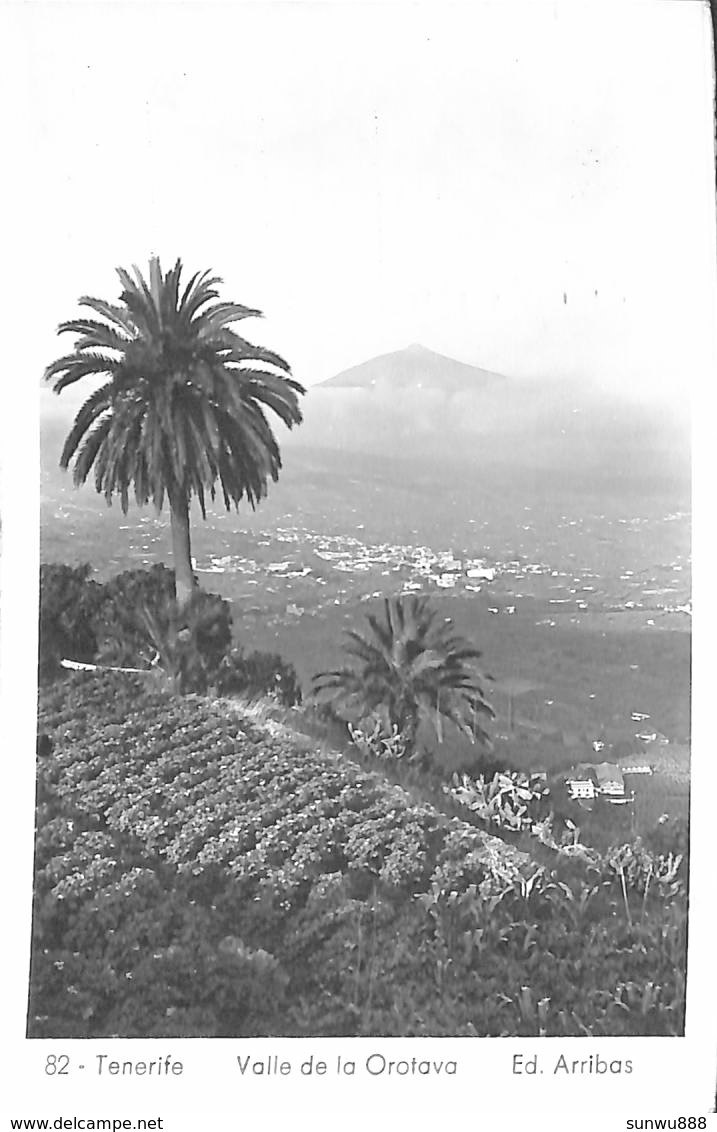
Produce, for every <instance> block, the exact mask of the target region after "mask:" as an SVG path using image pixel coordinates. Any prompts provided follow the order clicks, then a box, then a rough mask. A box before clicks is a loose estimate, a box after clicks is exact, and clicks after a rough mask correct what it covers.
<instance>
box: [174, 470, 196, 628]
mask: <svg viewBox="0 0 717 1132" xmlns="http://www.w3.org/2000/svg"><path fill="white" fill-rule="evenodd" d="M169 521H170V525H171V529H172V557H173V559H174V591H175V596H176V599H177V606H178V608H179V609H183V608H184V606H185V605H186V604H187V603H188V601H189V599H190V598H191V596H192V594H193V592H194V589H195V587H196V584H197V583H196V579H195V577H194V571H193V570H192V544H191V541H190V537H189V500H188V499H187V497H186V495H183V494H180V493H174V492H173V493H172V495H171V496H170V499H169Z"/></svg>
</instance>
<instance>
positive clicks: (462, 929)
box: [29, 674, 686, 1037]
mask: <svg viewBox="0 0 717 1132" xmlns="http://www.w3.org/2000/svg"><path fill="white" fill-rule="evenodd" d="M40 707H41V711H40V725H41V728H42V732H43V733H44V734H47V735H48V737H49V739H50V743H49V744H48V745H46V746H45V748H44V751H43V754H42V756H41V757H40V758H39V779H40V782H39V790H38V812H37V854H36V868H37V877H36V901H35V916H34V926H35V928H34V930H35V934H34V941H33V966H32V993H31V1010H30V1021H29V1032H30V1033H31V1034H32V1035H36V1036H47V1037H50V1036H60V1035H63V1036H75V1037H91V1036H111V1035H120V1036H122V1035H125V1036H136V1037H139V1036H169V1035H184V1036H189V1035H206V1036H210V1035H216V1036H229V1035H241V1036H253V1035H279V1034H283V1035H286V1036H294V1035H296V1036H301V1035H314V1036H322V1035H323V1036H331V1035H355V1034H366V1035H368V1034H374V1035H378V1034H382V1035H383V1034H385V1035H405V1036H409V1035H426V1034H435V1035H448V1034H453V1035H471V1034H481V1035H536V1036H537V1035H540V1034H549V1035H581V1034H583V1035H594V1036H600V1035H611V1034H614V1035H619V1034H625V1035H628V1034H652V1033H655V1034H679V1033H681V1032H682V1030H683V1009H684V971H685V931H686V916H685V909H686V896H685V885H684V875H683V874H684V862H683V861H682V859H679V860H678V859H677V858H676V857H672V858H670V857H669V856H663V857H660V855H658V854H655V853H654V852H652V851H651V850H649V849H648V848H647V847H646V846H644V845H642V844H641V843H638V842H635V843H633V844H631V845H628V846H621V847H616V848H615V850H614V852H613V853H612V854H610V855H607V856H601V855H600V854H598V853H596V852H594V851H593V853H592V854H591V855H589V857H588V858H587V859H586V860H580V861H577V860H574V859H572V858H571V857H570V856H567V857H565V859H563V857H562V856H561V855H556V868H555V869H552V868H551V869H547V868H545V867H542V866H538V865H536V864H535V862H534V861H532V860H531V859H530V858H529V857H528V856H527V855H526V854H525V853H522V852H519V851H518V850H517V849H515V848H513V847H510V846H508V845H506V844H505V843H504V842H502V841H501V840H499V839H498V838H495V837H490V836H488V835H487V834H485V833H483V832H482V831H480V830H478V829H475V828H473V827H472V826H470V825H468V824H466V823H464V822H462V821H459V820H458V819H451V820H449V819H448V818H447V817H446V816H445V815H444V814H442V813H441V812H440V811H438V810H437V809H435V808H434V807H432V806H430V805H427V804H424V805H417V804H416V803H415V802H414V801H413V800H412V799H411V797H410V796H409V795H408V794H407V793H406V792H405V791H404V790H402V789H400V788H399V787H395V786H389V785H388V784H387V783H386V781H385V780H384V779H383V778H382V777H380V776H379V775H377V774H371V773H366V772H365V771H362V770H361V769H360V768H359V767H358V766H357V765H355V764H354V763H352V762H350V761H349V760H347V759H344V758H341V757H335V756H331V755H326V754H321V753H319V752H316V751H313V750H311V749H308V750H302V751H299V750H298V749H297V745H296V744H293V743H292V742H290V741H288V740H287V738H286V737H285V735H284V736H283V737H282V736H280V737H276V736H272V735H270V734H267V732H266V731H262V730H259V729H257V728H255V727H254V726H253V725H252V724H251V723H250V722H249V721H248V720H249V717H248V715H243V714H242V712H241V710H240V709H237V708H234V707H231V708H229V707H228V706H227V705H226V704H220V703H216V702H215V703H210V702H208V701H206V700H202V699H201V698H199V697H197V696H185V697H182V698H176V697H175V698H173V697H169V696H167V695H163V694H161V693H160V692H158V691H152V692H148V691H147V690H146V685H145V684H143V683H142V681H141V680H138V679H132V678H127V677H120V676H111V675H101V676H95V675H88V674H76V675H73V676H72V677H70V678H69V679H68V680H67V681H66V682H64V684H63V686H62V689H60V688H51V689H49V690H47V691H44V692H43V694H42V696H41V705H40Z"/></svg>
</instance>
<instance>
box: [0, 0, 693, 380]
mask: <svg viewBox="0 0 717 1132" xmlns="http://www.w3.org/2000/svg"><path fill="white" fill-rule="evenodd" d="M4 16H5V17H6V21H9V23H10V25H11V31H12V33H13V34H12V40H13V46H12V52H11V56H10V58H9V59H8V60H7V63H8V64H9V65H10V67H11V74H10V78H9V79H8V78H7V76H6V82H8V86H11V87H12V91H11V98H12V101H13V103H14V104H15V105H17V106H18V107H21V108H22V115H21V119H20V120H21V123H22V129H21V131H19V132H18V139H17V140H18V145H19V146H20V156H21V161H20V162H19V183H18V184H16V191H17V192H18V199H19V203H20V208H21V213H20V216H19V218H18V219H19V226H18V232H17V233H16V236H17V238H18V239H19V240H21V241H22V258H23V261H24V270H25V272H26V275H27V280H28V285H29V286H31V293H32V323H33V326H34V328H35V333H34V336H33V341H32V344H31V349H30V353H29V354H26V355H25V358H24V361H23V363H22V364H23V366H24V367H26V368H27V367H28V365H30V364H32V365H33V366H36V367H39V371H40V372H41V369H42V366H43V365H44V364H45V363H46V362H47V361H49V360H50V359H51V358H52V357H54V356H55V355H56V353H58V352H59V348H60V346H61V343H58V342H57V340H56V339H55V338H54V337H53V332H54V328H55V326H56V324H57V323H58V322H59V321H60V320H61V319H63V318H68V317H71V316H72V315H73V314H74V313H75V311H76V300H77V298H78V297H79V295H81V294H83V293H90V294H98V295H101V296H102V297H107V298H114V297H116V295H117V293H118V286H117V281H116V276H115V275H114V270H113V269H114V267H115V266H116V265H118V264H123V265H129V264H131V263H133V262H136V263H138V264H141V265H146V262H147V259H148V257H149V255H150V254H151V253H152V252H158V253H160V254H161V256H162V257H163V261H164V263H165V266H169V264H170V263H171V262H172V261H173V260H174V258H176V256H177V255H180V256H181V257H182V258H183V260H184V261H185V263H186V265H187V266H188V267H189V268H191V269H196V268H204V267H213V268H214V269H215V270H216V271H217V272H218V273H219V274H220V275H221V276H222V277H223V278H224V279H225V281H226V288H225V289H226V294H227V297H230V298H233V299H236V300H238V301H240V302H244V303H247V304H249V305H252V306H258V307H260V308H261V309H262V310H264V312H265V314H266V319H265V321H264V323H263V324H246V331H247V334H248V336H249V337H253V338H254V339H255V340H257V341H261V342H263V343H265V344H267V345H270V346H273V347H274V348H276V349H278V350H280V351H281V352H283V353H284V354H285V356H286V357H287V358H288V359H289V361H290V362H291V364H292V366H293V368H294V371H295V373H296V375H297V376H298V377H299V378H300V379H301V380H302V381H304V382H305V383H306V384H313V383H314V382H315V381H319V380H323V379H325V378H327V377H330V376H332V375H333V374H334V373H336V372H338V371H339V370H341V369H343V368H346V367H347V366H349V365H352V364H355V363H357V362H360V361H362V360H364V359H365V358H368V357H371V356H373V355H375V354H378V353H382V352H385V351H387V350H391V349H395V348H398V347H400V346H403V345H405V344H407V343H409V342H413V341H420V342H422V343H424V344H425V345H427V346H430V347H433V348H434V349H437V350H439V351H441V352H444V353H447V354H450V355H452V356H455V357H458V358H460V359H462V360H465V361H468V362H472V363H474V364H476V365H480V366H483V367H485V368H488V369H493V370H497V371H499V372H502V373H505V374H508V375H514V376H519V377H539V376H547V375H555V376H560V377H575V378H576V379H585V378H593V379H596V380H598V381H600V382H604V383H605V384H606V385H610V386H613V387H619V388H623V389H626V390H630V391H632V392H633V393H635V394H637V395H639V396H641V397H642V396H648V395H665V394H666V393H669V392H670V391H672V392H673V393H675V394H676V395H678V396H680V397H682V396H684V392H685V387H686V382H687V381H688V380H689V379H690V377H694V376H698V377H699V376H706V375H707V374H708V373H711V372H712V370H713V368H714V330H713V325H712V324H713V322H714V319H713V317H711V315H712V313H713V310H714V301H715V292H714V256H715V247H714V231H713V230H714V190H713V181H712V176H711V161H712V119H711V82H712V79H711V72H710V60H709V35H708V22H709V16H708V10H707V7H706V5H702V4H701V3H697V2H691V0H687V2H683V3H662V4H659V3H641V4H630V3H620V4H616V5H614V6H612V5H610V4H606V3H604V2H602V0H601V3H600V4H598V5H590V4H582V3H573V2H570V3H562V4H561V3H556V4H548V3H540V2H535V0H533V2H531V3H530V4H528V5H525V6H524V7H521V6H520V5H519V4H516V3H510V4H505V3H494V4H482V3H472V4H471V5H469V6H466V5H462V4H455V5H454V4H447V3H440V4H439V3H437V2H436V3H432V4H420V3H396V4H392V3H386V2H381V3H366V2H362V3H340V2H339V3H337V2H335V0H331V2H330V3H329V2H326V3H323V2H322V3H312V2H308V3H302V2H297V3H282V4H279V3H272V2H262V3H249V4H242V3H235V4H223V5H210V4H197V5H194V4H191V3H186V4H180V3H146V2H145V3H142V4H139V3H137V4H130V3H126V2H125V3H116V4H103V3H92V4H89V3H87V4H76V3H56V4H40V3H36V4H28V5H17V6H15V7H14V8H13V7H10V8H6V10H5V13H4ZM250 327H251V333H250ZM68 344H69V343H68ZM35 376H36V375H35V374H34V373H31V372H28V373H27V375H26V377H27V380H34V378H35Z"/></svg>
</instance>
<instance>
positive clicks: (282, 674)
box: [214, 648, 301, 707]
mask: <svg viewBox="0 0 717 1132" xmlns="http://www.w3.org/2000/svg"><path fill="white" fill-rule="evenodd" d="M214 682H215V685H216V689H217V691H218V692H219V694H220V695H221V696H231V695H243V696H246V697H247V698H249V699H252V698H254V697H258V696H269V697H270V698H272V699H275V700H276V701H277V702H278V703H280V704H283V706H284V707H294V706H295V705H296V704H300V703H301V685H300V683H299V677H298V675H297V673H296V669H295V668H294V666H293V665H292V664H289V663H288V662H287V661H285V660H284V659H283V658H282V657H281V656H279V654H278V653H270V652H250V653H248V654H247V653H245V652H244V651H243V649H241V648H234V649H232V650H231V652H229V653H228V654H227V655H226V656H224V658H223V659H222V662H221V664H220V665H219V668H218V670H217V673H216V677H215V681H214Z"/></svg>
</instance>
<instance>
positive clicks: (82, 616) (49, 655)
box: [39, 563, 102, 681]
mask: <svg viewBox="0 0 717 1132" xmlns="http://www.w3.org/2000/svg"><path fill="white" fill-rule="evenodd" d="M91 572H92V567H91V566H90V565H89V564H86V565H84V566H63V565H59V564H57V563H43V565H42V566H41V567H40V627H39V628H40V649H39V673H40V680H42V681H47V680H50V679H52V678H53V677H54V676H55V675H57V672H58V671H59V665H60V661H61V660H62V659H63V658H64V657H69V658H70V659H72V660H79V661H85V662H88V661H92V660H94V657H95V653H96V651H97V635H96V627H95V618H96V615H97V610H98V607H99V604H100V601H101V595H102V587H101V586H100V585H99V583H97V582H94V581H92V580H91V579H90V574H91Z"/></svg>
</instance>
